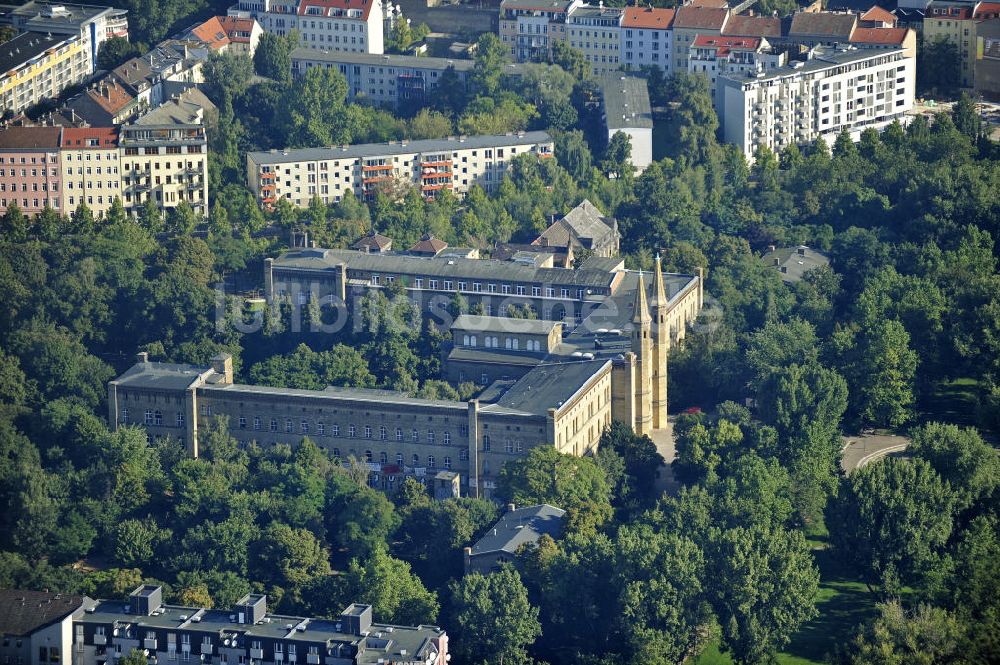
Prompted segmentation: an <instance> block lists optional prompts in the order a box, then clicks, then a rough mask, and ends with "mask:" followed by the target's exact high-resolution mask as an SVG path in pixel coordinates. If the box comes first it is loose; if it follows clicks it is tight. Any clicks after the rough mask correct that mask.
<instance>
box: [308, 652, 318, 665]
mask: <svg viewBox="0 0 1000 665" xmlns="http://www.w3.org/2000/svg"><path fill="white" fill-rule="evenodd" d="M306 662H307V663H309V665H319V654H318V653H307V654H306Z"/></svg>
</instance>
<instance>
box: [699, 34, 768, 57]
mask: <svg viewBox="0 0 1000 665" xmlns="http://www.w3.org/2000/svg"><path fill="white" fill-rule="evenodd" d="M691 47H692V48H714V49H715V52H716V54H717V55H728V54H729V52H730V51H732V50H737V51H756V50H757V49H758V48H760V37H726V36H722V37H717V36H715V35H698V36H697V37H695V38H694V42H693V43H692V44H691Z"/></svg>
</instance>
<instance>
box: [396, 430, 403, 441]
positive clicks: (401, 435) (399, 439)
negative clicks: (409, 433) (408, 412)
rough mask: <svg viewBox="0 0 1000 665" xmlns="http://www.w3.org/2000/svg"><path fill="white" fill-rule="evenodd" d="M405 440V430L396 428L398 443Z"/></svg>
mask: <svg viewBox="0 0 1000 665" xmlns="http://www.w3.org/2000/svg"><path fill="white" fill-rule="evenodd" d="M402 440H403V429H402V428H401V427H397V428H396V441H402Z"/></svg>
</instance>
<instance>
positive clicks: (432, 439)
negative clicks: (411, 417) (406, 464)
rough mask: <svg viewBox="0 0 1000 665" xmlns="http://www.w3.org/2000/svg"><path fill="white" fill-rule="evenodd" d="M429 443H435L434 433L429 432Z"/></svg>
mask: <svg viewBox="0 0 1000 665" xmlns="http://www.w3.org/2000/svg"><path fill="white" fill-rule="evenodd" d="M427 443H434V431H433V430H427Z"/></svg>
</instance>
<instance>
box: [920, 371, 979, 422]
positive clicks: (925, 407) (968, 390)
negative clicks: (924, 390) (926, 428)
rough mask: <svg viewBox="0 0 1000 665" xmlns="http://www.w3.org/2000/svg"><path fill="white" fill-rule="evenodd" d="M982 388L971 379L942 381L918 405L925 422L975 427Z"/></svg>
mask: <svg viewBox="0 0 1000 665" xmlns="http://www.w3.org/2000/svg"><path fill="white" fill-rule="evenodd" d="M981 395H982V386H980V385H979V382H978V381H976V380H975V379H972V378H968V377H965V378H960V379H954V380H952V381H942V382H941V383H939V384H938V385H937V387H936V388H935V389H934V392H932V393H931V394H930V396H929V397H928V398H927V399H926V400H924V401H923V403H921V405H920V409H921V411H923V412H924V416H925V417H926V419H927V420H938V421H941V422H946V423H955V424H956V425H975V424H976V407H977V406H978V405H979V400H980V396H981Z"/></svg>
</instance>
